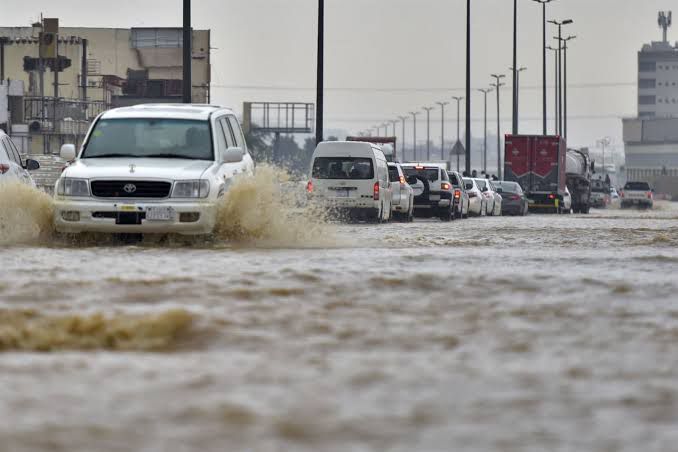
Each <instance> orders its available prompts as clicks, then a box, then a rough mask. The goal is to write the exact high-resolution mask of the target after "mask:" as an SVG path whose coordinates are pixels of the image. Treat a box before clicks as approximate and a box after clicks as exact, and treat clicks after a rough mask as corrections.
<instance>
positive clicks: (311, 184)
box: [306, 180, 313, 193]
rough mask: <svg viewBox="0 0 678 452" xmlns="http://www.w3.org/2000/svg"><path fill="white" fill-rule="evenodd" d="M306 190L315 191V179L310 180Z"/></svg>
mask: <svg viewBox="0 0 678 452" xmlns="http://www.w3.org/2000/svg"><path fill="white" fill-rule="evenodd" d="M306 191H307V192H308V193H313V181H312V180H310V181H308V184H306Z"/></svg>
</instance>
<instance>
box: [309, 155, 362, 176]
mask: <svg viewBox="0 0 678 452" xmlns="http://www.w3.org/2000/svg"><path fill="white" fill-rule="evenodd" d="M312 177H313V178H314V179H374V166H373V165H372V159H369V158H358V157H316V159H315V160H314V161H313V176H312Z"/></svg>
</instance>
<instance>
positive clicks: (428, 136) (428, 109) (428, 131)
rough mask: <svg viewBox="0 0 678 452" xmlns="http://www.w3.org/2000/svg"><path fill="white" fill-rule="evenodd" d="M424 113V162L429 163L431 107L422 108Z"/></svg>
mask: <svg viewBox="0 0 678 452" xmlns="http://www.w3.org/2000/svg"><path fill="white" fill-rule="evenodd" d="M422 110H424V111H425V112H426V161H427V162H430V161H431V110H433V107H422Z"/></svg>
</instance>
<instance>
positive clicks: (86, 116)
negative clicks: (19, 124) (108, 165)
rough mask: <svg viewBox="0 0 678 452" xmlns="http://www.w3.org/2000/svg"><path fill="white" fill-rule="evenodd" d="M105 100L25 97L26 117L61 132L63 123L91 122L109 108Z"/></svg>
mask: <svg viewBox="0 0 678 452" xmlns="http://www.w3.org/2000/svg"><path fill="white" fill-rule="evenodd" d="M107 109H108V106H107V105H106V103H105V102H104V101H84V100H78V99H63V98H54V97H37V96H35V97H24V119H25V121H26V122H27V123H29V124H30V123H31V122H35V121H39V122H40V125H41V130H43V131H51V132H60V131H61V129H62V128H63V127H62V126H61V125H59V124H62V123H68V122H73V123H78V122H86V123H88V122H90V121H92V120H93V119H94V118H96V116H97V115H98V114H99V113H102V112H103V111H105V110H107Z"/></svg>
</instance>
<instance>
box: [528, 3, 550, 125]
mask: <svg viewBox="0 0 678 452" xmlns="http://www.w3.org/2000/svg"><path fill="white" fill-rule="evenodd" d="M533 1H535V2H537V3H541V6H542V13H543V21H544V44H543V48H542V51H543V57H544V68H543V69H544V74H543V75H544V78H543V81H542V88H543V97H544V100H543V103H544V105H543V107H544V128H543V134H544V135H546V134H547V133H548V130H547V125H546V116H547V114H548V112H547V106H546V4H547V3H551V1H553V0H533Z"/></svg>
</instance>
